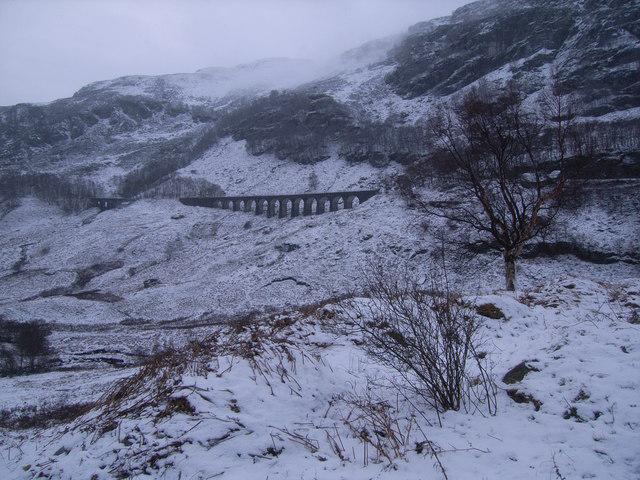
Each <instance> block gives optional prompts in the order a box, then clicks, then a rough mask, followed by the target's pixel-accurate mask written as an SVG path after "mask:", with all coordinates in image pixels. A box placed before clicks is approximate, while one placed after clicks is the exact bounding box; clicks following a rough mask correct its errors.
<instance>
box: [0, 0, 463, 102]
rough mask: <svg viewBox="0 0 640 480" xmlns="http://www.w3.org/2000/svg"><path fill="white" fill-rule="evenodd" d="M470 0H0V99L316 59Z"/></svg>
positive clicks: (46, 97) (48, 96)
mask: <svg viewBox="0 0 640 480" xmlns="http://www.w3.org/2000/svg"><path fill="white" fill-rule="evenodd" d="M467 1H468V0H210V1H205V0H179V1H178V0H176V1H164V0H130V1H125V0H0V105H10V104H14V103H18V102H44V101H50V100H53V99H55V98H60V97H66V96H70V95H71V94H73V92H75V91H76V90H77V89H78V88H80V87H81V86H83V85H85V84H87V83H89V82H92V81H95V80H103V79H109V78H113V77H117V76H122V75H131V74H160V73H175V72H190V71H195V70H197V69H199V68H204V67H208V66H232V65H237V64H239V63H246V62H249V61H253V60H257V59H260V58H266V57H295V58H312V59H323V58H327V57H330V56H334V55H337V54H339V53H340V52H342V51H344V50H346V49H349V48H352V47H355V46H357V45H359V44H361V43H363V42H365V41H367V40H371V39H374V38H379V37H384V36H387V35H390V34H394V33H398V32H401V31H403V30H405V29H406V28H407V27H408V26H410V25H412V24H414V23H417V22H419V21H422V20H426V19H429V18H434V17H438V16H442V15H446V14H448V13H450V12H451V11H452V10H453V9H455V8H457V7H458V6H460V5H463V4H465V3H467Z"/></svg>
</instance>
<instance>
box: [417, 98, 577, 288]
mask: <svg viewBox="0 0 640 480" xmlns="http://www.w3.org/2000/svg"><path fill="white" fill-rule="evenodd" d="M524 101H525V97H524V95H522V94H521V93H520V92H518V91H517V90H516V88H514V87H510V88H508V89H507V90H506V91H505V92H502V93H495V92H491V91H489V90H488V89H486V88H485V89H482V88H476V89H473V90H471V91H470V92H469V93H468V94H466V95H465V96H464V97H463V98H462V99H461V100H460V101H459V102H457V103H456V104H455V105H454V106H453V107H452V108H449V109H446V110H445V109H444V108H441V109H440V110H439V112H438V114H437V115H436V117H435V119H434V120H433V121H432V123H431V132H432V134H433V137H434V141H435V143H436V144H437V146H438V147H439V148H440V149H441V151H443V152H444V153H445V154H446V155H447V156H448V158H449V159H450V160H451V161H452V163H453V166H454V167H455V168H454V173H453V174H452V175H453V177H454V179H455V180H456V181H455V185H456V189H461V190H462V191H460V190H458V191H456V192H455V193H456V197H457V198H455V199H451V200H448V201H441V202H428V201H424V200H423V199H422V200H420V202H419V204H420V206H421V207H422V208H423V209H424V210H425V211H426V212H427V213H428V214H430V215H434V216H437V217H441V218H445V219H447V220H450V221H453V222H455V223H457V224H460V225H463V226H466V227H468V228H469V229H471V230H472V231H475V232H477V233H479V234H480V235H481V236H482V237H483V238H484V239H488V240H489V246H490V248H492V249H495V250H497V251H499V252H500V253H501V254H502V256H503V258H504V263H505V280H506V288H507V290H515V287H516V260H517V259H518V257H519V256H520V255H521V253H522V250H523V247H524V246H525V245H526V244H527V242H529V241H531V240H532V239H534V238H536V237H538V236H540V235H541V234H542V233H543V232H544V231H545V230H547V229H548V228H549V227H550V226H551V225H552V224H553V222H554V220H555V219H556V216H557V214H558V212H559V211H560V209H561V208H562V206H563V199H564V198H565V194H566V192H567V187H568V182H569V180H570V178H571V176H570V175H568V169H567V159H568V158H569V154H570V150H571V148H574V147H573V146H574V145H576V144H577V143H579V142H578V137H577V136H576V135H575V131H576V130H575V128H574V123H573V115H572V113H571V109H570V108H569V102H568V101H567V100H566V98H565V97H563V96H562V95H560V94H559V92H558V90H557V89H556V88H551V89H550V90H549V91H548V93H547V94H545V95H543V96H542V98H541V101H540V104H539V105H538V108H530V107H529V108H525V106H524Z"/></svg>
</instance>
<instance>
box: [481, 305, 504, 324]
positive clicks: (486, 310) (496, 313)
mask: <svg viewBox="0 0 640 480" xmlns="http://www.w3.org/2000/svg"><path fill="white" fill-rule="evenodd" d="M476 312H478V315H482V316H483V317H487V318H491V319H492V320H504V319H506V317H505V316H504V313H503V312H502V310H500V309H499V308H498V307H496V306H495V305H494V304H493V303H483V304H482V305H478V306H477V307H476Z"/></svg>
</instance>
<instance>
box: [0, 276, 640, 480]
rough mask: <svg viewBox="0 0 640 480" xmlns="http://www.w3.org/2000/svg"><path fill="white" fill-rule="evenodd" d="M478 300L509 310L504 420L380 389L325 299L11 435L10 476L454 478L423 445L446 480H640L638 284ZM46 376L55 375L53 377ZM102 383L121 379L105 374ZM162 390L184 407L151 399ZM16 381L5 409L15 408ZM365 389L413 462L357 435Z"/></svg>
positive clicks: (562, 287) (379, 378) (576, 283)
mask: <svg viewBox="0 0 640 480" xmlns="http://www.w3.org/2000/svg"><path fill="white" fill-rule="evenodd" d="M470 300H472V301H474V302H476V303H477V304H480V303H485V302H491V303H493V304H495V305H496V306H498V307H499V308H500V309H501V310H502V311H503V312H504V313H505V316H506V319H505V320H491V319H486V318H485V319H483V320H482V328H481V334H482V337H483V338H484V345H485V350H486V351H487V352H488V358H490V361H491V363H492V364H493V371H494V374H495V375H496V378H497V379H498V386H499V387H500V389H499V392H498V412H497V415H495V416H482V415H480V414H478V413H476V414H470V413H463V412H455V413H454V412H450V413H447V414H446V415H444V416H443V418H442V426H441V427H440V426H438V421H437V418H436V416H435V414H434V413H433V412H431V411H429V410H428V409H426V408H424V406H421V405H420V403H418V402H419V401H418V400H416V399H410V400H411V402H408V401H402V400H399V399H398V397H397V393H396V392H394V391H393V390H390V389H388V388H385V387H384V385H386V383H385V379H388V378H389V375H391V373H390V372H388V371H386V370H385V369H383V368H381V367H379V366H377V365H376V364H375V363H373V362H372V361H371V360H370V359H369V358H367V357H366V356H365V355H364V354H363V353H362V351H361V350H360V349H359V348H358V347H357V346H356V345H355V344H354V340H356V338H351V337H348V336H340V335H336V334H333V333H330V332H329V331H327V330H326V329H325V327H324V325H328V324H332V323H333V322H335V321H336V319H335V317H333V318H329V317H331V315H330V312H331V311H332V310H333V309H332V306H331V305H328V306H327V307H324V308H321V309H319V310H317V311H315V312H311V313H310V314H309V315H310V316H305V315H303V314H290V315H287V316H282V315H281V316H275V317H271V321H270V324H267V325H261V326H256V325H255V324H254V326H253V327H244V329H241V328H240V329H235V330H234V332H235V333H228V334H226V333H223V334H222V337H221V338H224V339H229V338H230V339H231V340H232V345H233V348H231V349H230V351H222V350H217V351H219V355H218V356H217V357H216V358H209V357H206V356H205V357H204V358H200V359H199V360H198V361H195V360H194V361H193V363H192V364H191V366H189V367H188V368H185V369H180V372H181V373H177V371H174V370H168V373H169V374H168V375H164V376H162V375H160V373H161V372H162V371H164V370H159V371H149V372H148V374H147V375H146V376H143V377H141V378H139V379H138V380H139V382H138V383H131V384H129V389H128V390H127V391H126V394H125V396H124V399H121V401H114V400H113V398H112V399H111V401H110V402H109V403H108V405H107V406H105V407H101V409H99V410H97V411H95V412H90V413H88V414H87V415H85V416H83V417H80V418H79V419H78V420H76V421H75V422H74V423H73V424H71V425H69V426H65V427H59V428H54V429H50V430H45V431H38V432H36V431H23V432H3V436H2V437H0V438H2V440H1V444H0V477H1V478H7V479H21V478H35V477H46V478H54V479H57V478H64V479H72V478H73V479H75V478H95V479H106V478H116V477H118V478H125V477H126V478H140V479H142V478H168V479H178V478H193V479H204V478H228V479H246V478H255V479H266V478H269V479H272V478H279V479H280V478H283V479H284V478H291V479H341V478H343V479H372V478H385V479H396V478H397V479H419V478H444V476H443V474H442V471H441V470H440V469H439V468H437V467H436V465H435V458H433V456H432V455H430V454H429V453H428V449H426V448H425V450H424V451H423V452H422V453H417V452H416V444H419V443H420V442H424V441H425V438H427V439H429V440H430V441H431V442H433V448H434V449H435V451H436V452H438V458H439V460H440V462H441V463H442V465H443V467H444V469H445V471H446V474H447V476H448V478H450V479H454V478H455V479H471V478H518V479H549V478H598V479H616V480H619V479H631V478H638V477H639V476H640V456H639V453H640V451H639V450H638V445H639V444H640V423H638V418H640V417H639V410H638V409H639V408H640V405H639V404H638V398H639V397H638V389H639V388H640V377H639V376H638V374H637V372H638V368H639V367H640V349H639V348H638V344H639V342H640V330H639V327H638V325H637V324H632V323H629V319H630V315H631V312H632V311H633V310H634V309H635V310H636V311H637V309H638V308H640V281H639V280H638V278H635V279H629V280H623V281H620V282H619V283H617V284H615V285H614V284H604V283H596V282H593V281H588V280H583V279H580V278H571V277H564V278H558V279H557V280H555V281H552V282H549V283H545V284H541V285H539V286H538V287H536V288H532V289H528V290H526V291H523V292H521V293H520V294H519V295H516V296H514V295H511V294H504V293H496V294H491V295H487V296H480V297H475V296H474V297H473V298H470ZM328 318H329V320H328V323H327V319H328ZM322 319H324V320H322ZM228 336H229V337H228ZM224 343H225V342H224V341H220V344H221V345H223V344H224ZM216 348H217V347H216ZM247 352H253V353H247ZM523 361H526V362H527V364H528V365H529V366H530V367H533V368H535V369H536V370H533V371H530V372H529V373H528V374H527V375H526V376H524V378H523V379H521V380H520V381H518V382H516V383H515V384H510V385H507V384H504V383H502V382H501V381H500V379H501V378H502V376H503V375H504V374H505V373H506V372H507V371H508V370H509V369H511V368H512V367H514V366H515V365H517V364H519V363H520V362H523ZM172 372H173V374H172ZM43 378H47V379H48V380H47V381H48V382H52V381H53V380H54V378H55V374H47V375H46V376H43ZM104 379H105V380H108V381H113V380H114V379H115V378H114V376H113V373H112V372H105V374H104ZM372 380H373V382H374V383H372ZM32 381H34V382H37V381H38V379H37V378H35V377H33V378H32ZM70 381H76V382H78V386H79V388H81V391H82V392H83V395H86V396H87V398H95V397H96V396H97V394H98V393H102V392H104V391H105V390H106V388H105V386H104V384H103V383H101V382H100V381H99V380H98V378H97V377H92V378H91V379H90V381H89V382H85V383H82V380H81V378H80V377H77V378H75V379H72V380H70ZM159 384H162V385H169V391H170V398H174V399H176V398H180V399H181V400H179V401H176V400H173V401H171V400H167V399H166V398H165V399H164V400H162V401H160V402H157V403H154V402H150V403H149V398H151V397H153V395H154V393H153V392H155V390H154V389H153V387H154V385H159ZM6 385H7V383H6V380H3V389H2V390H3V394H2V402H4V403H5V404H7V403H11V402H14V403H19V402H20V400H21V397H20V394H19V393H18V392H15V395H13V396H12V395H10V394H8V393H6V390H5V389H4V387H5V386H6ZM372 385H376V386H374V387H372ZM367 389H368V391H369V392H370V393H371V394H373V395H375V396H378V397H379V399H380V400H383V401H386V402H388V403H389V405H390V410H389V411H390V414H391V415H392V416H393V418H394V419H397V420H398V422H399V423H398V424H399V425H404V426H406V425H407V422H409V421H411V422H413V425H414V426H413V428H412V430H411V432H410V433H409V434H408V436H407V441H406V442H405V445H404V446H403V447H402V448H401V449H400V450H401V451H402V452H403V455H402V457H403V458H398V459H394V460H393V461H392V462H389V461H386V460H380V459H378V458H377V456H376V454H375V452H374V451H372V449H370V450H369V451H365V450H364V449H363V444H362V442H361V441H360V440H359V439H358V438H356V437H355V436H354V434H353V432H352V431H350V430H349V429H348V428H347V426H346V424H345V422H344V419H345V417H347V416H348V413H349V411H350V407H349V406H348V405H347V404H345V403H344V402H343V401H341V400H339V398H340V396H341V395H344V394H364V393H366V391H367ZM507 389H517V390H518V392H520V393H523V394H525V395H531V396H532V397H533V398H535V399H536V400H537V401H539V402H541V404H540V407H539V410H536V409H535V408H534V405H533V404H532V403H522V404H518V403H515V402H514V401H513V400H511V398H509V396H508V395H507V392H506V390H507ZM12 397H13V398H12ZM171 402H173V403H171ZM168 405H173V407H168ZM412 405H413V406H412ZM415 407H418V408H419V409H420V410H421V411H422V412H423V415H420V414H417V413H416V411H415ZM127 412H129V413H127ZM368 427H371V426H370V425H369V426H368ZM403 428H404V427H403ZM332 445H333V446H332ZM336 445H339V447H338V448H336ZM338 452H339V453H338ZM365 463H366V465H365Z"/></svg>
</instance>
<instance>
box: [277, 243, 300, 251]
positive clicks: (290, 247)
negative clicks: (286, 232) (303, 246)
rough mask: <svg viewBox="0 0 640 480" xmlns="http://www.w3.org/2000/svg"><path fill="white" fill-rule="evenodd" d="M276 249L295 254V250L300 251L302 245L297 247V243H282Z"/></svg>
mask: <svg viewBox="0 0 640 480" xmlns="http://www.w3.org/2000/svg"><path fill="white" fill-rule="evenodd" d="M275 248H276V250H278V251H279V252H282V253H289V252H293V251H294V250H298V249H299V248H300V245H297V244H295V243H282V244H280V245H276V247H275Z"/></svg>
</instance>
